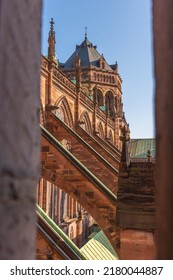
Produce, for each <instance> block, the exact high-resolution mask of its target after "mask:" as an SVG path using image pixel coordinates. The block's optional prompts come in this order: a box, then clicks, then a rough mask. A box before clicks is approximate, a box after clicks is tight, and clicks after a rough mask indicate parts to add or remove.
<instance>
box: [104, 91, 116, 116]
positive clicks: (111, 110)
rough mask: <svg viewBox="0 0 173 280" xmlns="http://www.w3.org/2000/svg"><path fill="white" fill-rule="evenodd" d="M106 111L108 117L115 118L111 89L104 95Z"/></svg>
mask: <svg viewBox="0 0 173 280" xmlns="http://www.w3.org/2000/svg"><path fill="white" fill-rule="evenodd" d="M105 105H106V111H107V112H109V115H110V118H111V119H114V118H115V99H114V95H113V93H112V92H111V91H108V92H107V93H106V95H105Z"/></svg>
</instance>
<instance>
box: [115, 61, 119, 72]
mask: <svg viewBox="0 0 173 280" xmlns="http://www.w3.org/2000/svg"><path fill="white" fill-rule="evenodd" d="M115 73H117V74H118V63H117V61H116V62H115Z"/></svg>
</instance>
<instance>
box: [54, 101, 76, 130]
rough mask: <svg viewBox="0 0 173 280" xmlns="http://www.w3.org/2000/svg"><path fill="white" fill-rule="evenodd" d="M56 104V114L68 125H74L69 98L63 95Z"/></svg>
mask: <svg viewBox="0 0 173 280" xmlns="http://www.w3.org/2000/svg"><path fill="white" fill-rule="evenodd" d="M55 105H56V106H57V107H58V109H56V111H55V114H56V116H57V117H58V118H59V119H60V120H62V121H63V122H65V123H66V124H67V125H68V126H70V127H73V117H72V113H71V109H70V106H69V103H68V101H67V99H66V98H65V97H64V96H63V97H61V98H60V101H59V102H58V101H57V102H56V104H55Z"/></svg>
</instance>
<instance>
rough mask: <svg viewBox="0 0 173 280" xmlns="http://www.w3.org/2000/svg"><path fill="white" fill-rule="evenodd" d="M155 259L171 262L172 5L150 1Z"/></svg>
mask: <svg viewBox="0 0 173 280" xmlns="http://www.w3.org/2000/svg"><path fill="white" fill-rule="evenodd" d="M153 30H154V70H155V83H156V89H155V90H156V95H155V116H156V148H157V157H156V160H157V164H156V189H157V195H156V202H157V205H156V209H157V233H158V242H157V244H158V259H173V250H172V248H173V238H172V236H173V1H172V0H166V1H160V0H153Z"/></svg>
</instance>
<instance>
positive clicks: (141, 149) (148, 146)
mask: <svg viewBox="0 0 173 280" xmlns="http://www.w3.org/2000/svg"><path fill="white" fill-rule="evenodd" d="M148 150H150V152H151V157H152V158H155V156H156V142H155V139H154V138H148V139H131V140H130V143H129V151H130V157H131V158H147V152H148Z"/></svg>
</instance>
